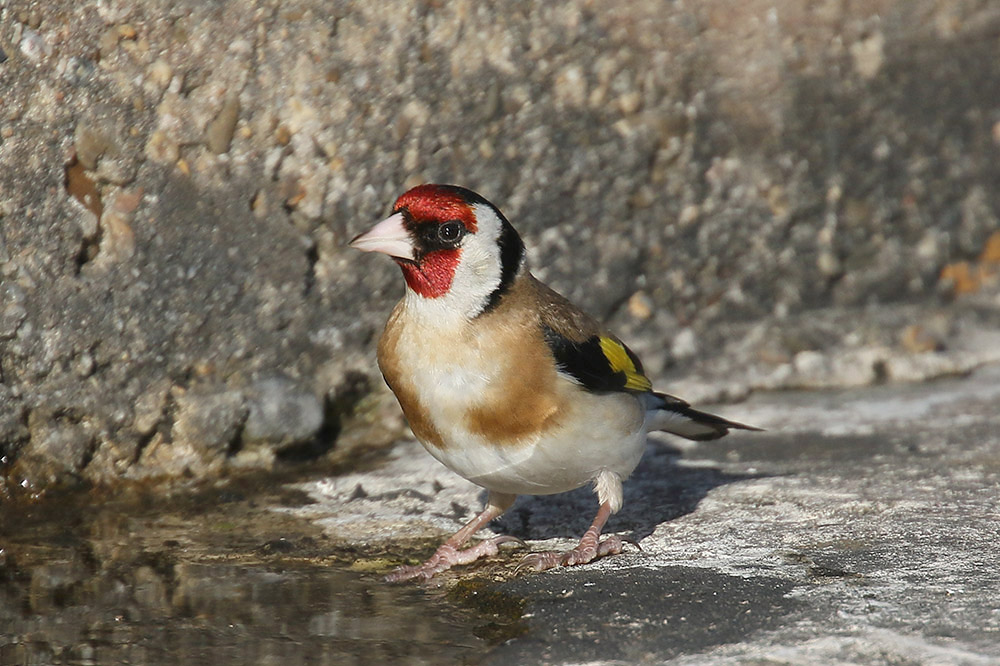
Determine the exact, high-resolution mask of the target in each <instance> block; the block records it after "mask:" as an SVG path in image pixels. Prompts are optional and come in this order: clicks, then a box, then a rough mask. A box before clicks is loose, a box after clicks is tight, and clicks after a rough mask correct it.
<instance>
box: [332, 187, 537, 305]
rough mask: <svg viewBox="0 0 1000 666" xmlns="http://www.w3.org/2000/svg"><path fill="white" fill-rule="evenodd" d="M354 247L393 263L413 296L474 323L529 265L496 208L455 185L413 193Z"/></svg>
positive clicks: (355, 241)
mask: <svg viewBox="0 0 1000 666" xmlns="http://www.w3.org/2000/svg"><path fill="white" fill-rule="evenodd" d="M350 245H351V247H353V248H356V249H358V250H361V251H363V252H381V253H383V254H387V255H389V256H390V257H392V258H393V260H394V261H395V262H396V263H397V264H398V265H399V267H400V268H401V269H402V271H403V277H404V278H405V280H406V286H407V288H408V295H410V293H412V295H413V296H416V297H419V298H421V299H428V300H434V301H436V302H439V303H440V304H441V305H442V306H447V307H449V308H454V309H457V310H458V311H460V312H461V313H462V314H463V315H465V316H466V317H469V318H471V317H475V316H477V315H478V314H481V313H482V312H484V311H487V310H489V309H490V308H492V307H494V306H495V305H496V304H497V303H498V302H499V301H500V298H501V297H502V296H503V294H504V293H505V292H506V290H507V289H508V288H509V287H510V285H511V283H512V282H513V281H514V279H515V278H516V277H517V275H518V273H519V272H520V269H521V266H522V264H523V262H524V243H523V242H522V241H521V238H520V236H518V235H517V232H516V231H515V230H514V228H513V227H512V226H511V225H510V223H509V222H508V221H507V219H506V218H504V216H503V214H502V213H501V212H500V211H499V210H498V209H497V208H496V206H494V205H493V204H491V203H490V202H489V201H487V200H486V199H484V198H483V197H481V196H480V195H478V194H476V193H475V192H473V191H471V190H467V189H465V188H463V187H457V186H455V185H419V186H417V187H414V188H413V189H411V190H409V191H408V192H406V193H405V194H403V195H402V196H401V197H399V198H398V199H397V200H396V203H395V205H393V207H392V214H391V215H390V216H389V217H387V218H386V219H384V220H382V221H381V222H379V223H378V224H376V225H375V226H374V227H372V228H371V229H369V230H368V231H366V232H365V233H363V234H361V235H360V236H358V237H356V238H355V239H354V240H352V241H351V243H350Z"/></svg>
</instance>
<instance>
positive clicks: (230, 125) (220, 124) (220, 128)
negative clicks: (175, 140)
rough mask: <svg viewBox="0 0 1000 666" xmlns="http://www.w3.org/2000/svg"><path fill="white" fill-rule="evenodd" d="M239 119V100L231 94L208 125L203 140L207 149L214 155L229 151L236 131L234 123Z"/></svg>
mask: <svg viewBox="0 0 1000 666" xmlns="http://www.w3.org/2000/svg"><path fill="white" fill-rule="evenodd" d="M239 119H240V100H239V98H238V97H236V96H233V97H230V98H229V99H227V100H226V103H225V104H223V105H222V109H221V110H220V111H219V115H217V116H216V117H215V120H213V121H212V122H211V123H209V125H208V130H207V131H206V135H205V141H206V143H207V144H208V148H209V150H211V151H212V152H213V153H215V154H216V155H222V154H223V153H226V152H229V144H230V143H232V140H233V133H234V132H235V131H236V123H237V122H238V121H239Z"/></svg>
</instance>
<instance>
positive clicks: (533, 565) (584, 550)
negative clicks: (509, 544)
mask: <svg viewBox="0 0 1000 666" xmlns="http://www.w3.org/2000/svg"><path fill="white" fill-rule="evenodd" d="M610 516H611V504H610V502H604V503H603V504H601V508H600V509H598V510H597V516H596V517H595V518H594V522H593V523H591V524H590V527H589V528H588V529H587V531H586V532H585V533H584V535H583V538H582V539H580V543H578V544H577V545H576V548H573V549H572V550H567V551H566V552H565V553H559V552H556V551H547V552H543V553H529V554H527V555H525V556H524V558H523V559H522V560H521V564H520V565H519V568H526V569H534V570H535V571H545V570H546V569H552V568H554V567H558V566H564V567H571V566H573V565H574V564H586V563H588V562H592V561H594V560H596V559H597V558H599V557H604V556H605V555H617V554H618V553H620V552H622V545H623V543H622V539H621V537H618V536H615V535H611V536H608V537H606V538H605V539H604V541H600V538H601V530H602V529H604V524H605V523H606V522H608V518H609V517H610Z"/></svg>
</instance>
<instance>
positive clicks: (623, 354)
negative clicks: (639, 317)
mask: <svg viewBox="0 0 1000 666" xmlns="http://www.w3.org/2000/svg"><path fill="white" fill-rule="evenodd" d="M600 343H601V351H602V352H604V358H606V359H608V363H610V364H611V369H612V370H614V371H615V372H624V373H625V388H626V389H627V390H629V391H649V390H652V388H653V384H652V383H651V382H650V381H649V380H648V379H646V376H645V375H643V374H642V373H641V372H639V371H638V370H637V369H636V367H635V363H634V362H633V361H632V358H631V357H630V356H629V353H628V351H627V350H626V349H625V345H623V344H622V343H620V342H618V341H617V340H615V339H613V338H609V337H606V336H603V335H602V336H601V338H600Z"/></svg>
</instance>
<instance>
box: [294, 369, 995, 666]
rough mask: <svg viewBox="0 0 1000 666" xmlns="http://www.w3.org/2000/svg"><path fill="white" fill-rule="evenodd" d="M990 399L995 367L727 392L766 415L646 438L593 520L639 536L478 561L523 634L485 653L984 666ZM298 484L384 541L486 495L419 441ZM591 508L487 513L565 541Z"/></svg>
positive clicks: (988, 645)
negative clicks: (701, 432) (741, 425)
mask: <svg viewBox="0 0 1000 666" xmlns="http://www.w3.org/2000/svg"><path fill="white" fill-rule="evenodd" d="M998 399H1000V367H998V366H992V367H989V368H985V369H983V370H980V371H978V372H976V373H975V374H973V375H971V376H970V377H966V378H958V379H946V380H940V381H937V382H932V383H926V384H922V385H910V386H884V387H875V388H863V389H852V390H842V391H822V392H778V393H774V394H769V395H759V396H753V397H752V398H751V399H750V400H748V401H747V402H746V403H744V404H741V405H738V406H730V407H729V408H727V409H726V410H725V413H726V414H727V415H728V416H732V417H734V418H738V419H741V420H745V421H748V422H751V423H755V424H759V425H761V426H764V427H766V428H767V429H768V431H767V432H765V433H753V434H749V433H747V434H738V435H732V436H730V437H727V438H725V439H722V440H719V441H717V442H711V443H705V444H699V445H691V446H685V450H684V452H683V453H682V454H680V455H678V451H677V450H676V449H673V448H671V446H670V445H672V444H674V443H675V442H674V441H673V440H671V441H670V442H668V443H665V444H651V445H650V448H649V450H648V451H647V455H646V457H645V459H644V460H643V462H642V463H641V464H640V466H639V468H638V469H637V470H636V472H635V474H634V475H633V477H632V479H630V480H629V481H628V482H627V483H626V499H625V507H624V509H623V510H622V512H621V513H620V514H618V515H616V516H614V517H612V519H611V521H610V522H609V525H608V529H609V530H610V531H613V532H618V533H622V534H625V535H629V536H631V537H632V538H635V539H637V540H638V541H639V543H640V544H641V546H642V551H641V552H639V551H637V550H635V549H627V552H626V553H624V554H622V555H620V556H617V557H613V558H607V559H604V560H601V561H599V562H597V563H595V564H592V565H588V566H586V567H581V568H576V569H565V570H555V571H551V572H547V573H544V574H527V573H524V572H522V573H521V574H520V575H517V576H513V577H511V576H509V573H510V571H511V570H512V569H513V568H514V566H515V565H516V562H517V560H518V556H519V553H517V552H516V551H515V552H512V553H510V554H505V555H503V556H502V558H501V559H502V560H503V561H505V562H507V563H508V564H507V565H505V566H504V567H503V568H501V569H500V571H499V572H498V571H497V570H496V569H493V570H491V569H489V568H486V569H481V570H480V571H481V572H482V571H486V572H487V575H489V574H494V575H495V576H496V579H497V581H498V582H491V583H489V585H488V589H490V590H491V591H493V592H495V593H503V594H508V595H511V596H514V597H518V598H524V599H526V602H525V605H524V616H523V618H522V620H523V621H524V622H525V623H526V625H527V628H528V631H527V633H526V634H524V635H523V636H521V637H519V638H515V639H512V640H509V641H507V642H506V643H504V644H502V645H500V646H499V647H497V648H495V649H494V650H493V651H492V652H490V654H489V656H488V658H487V663H497V664H501V663H519V662H531V663H548V664H566V663H581V662H585V663H590V662H592V661H594V662H597V663H658V662H669V663H677V664H715V663H726V664H743V663H776V664H828V663H860V664H885V663H915V664H994V663H998V662H1000V603H998V601H997V590H998V589H1000V573H998V572H1000V553H998V551H997V548H996V543H995V542H996V535H997V534H1000V498H998V496H997V493H996V489H997V487H998V483H1000V465H998V460H1000V413H998V412H997V410H996V404H997V400H998ZM308 490H309V492H310V493H311V494H312V495H313V497H314V498H315V499H317V500H319V503H318V504H313V505H308V506H306V507H302V508H301V509H295V510H294V512H295V513H296V514H297V515H304V516H312V517H313V519H318V520H319V524H320V525H322V526H323V527H324V528H325V529H326V531H327V533H328V534H329V535H330V536H331V537H333V538H337V539H343V540H345V541H348V542H352V543H366V542H367V543H369V544H383V545H384V543H385V542H386V541H389V542H392V543H396V544H397V546H396V547H397V548H401V547H402V544H404V543H405V537H407V536H416V535H419V534H422V535H423V536H425V537H426V536H429V535H431V534H434V533H439V534H440V535H441V536H443V535H444V534H447V533H448V532H450V531H451V530H454V529H457V527H458V526H459V525H460V524H461V522H462V521H463V520H464V519H467V518H468V517H469V516H471V514H472V512H473V511H475V510H477V509H478V508H479V506H480V505H481V502H482V493H480V492H479V491H477V489H476V488H475V487H473V486H471V485H470V484H467V483H465V482H463V481H461V480H460V479H457V478H456V477H454V476H453V475H451V474H450V473H449V472H448V471H447V470H445V469H444V468H443V467H441V466H440V465H438V464H437V463H436V462H434V461H433V460H432V459H430V457H429V456H426V455H422V454H421V452H420V451H418V450H417V449H416V447H415V446H414V447H407V448H402V449H400V451H399V459H398V460H397V461H393V462H391V463H390V464H389V466H388V467H387V468H386V469H383V470H379V471H375V472H370V473H367V474H356V475H351V476H347V477H341V478H336V479H331V480H329V481H325V482H320V483H315V484H311V485H310V486H309V488H308ZM595 509H596V507H595V500H594V498H593V495H592V493H591V492H590V491H589V490H588V489H581V490H579V491H575V492H572V493H567V494H564V495H558V496H553V497H531V498H521V499H520V500H519V501H518V503H517V504H516V505H515V506H514V508H513V509H512V510H511V511H510V512H509V513H508V514H507V515H506V516H505V517H504V518H502V519H501V520H499V521H497V523H496V524H495V525H494V528H495V529H496V531H497V532H501V533H508V534H515V535H517V536H520V537H522V538H525V539H530V540H533V541H532V542H531V547H532V548H533V549H546V548H563V547H568V546H571V545H572V544H573V543H574V542H575V539H576V538H577V537H578V536H579V535H580V534H582V532H583V531H584V530H585V529H586V527H587V525H588V523H589V521H590V518H591V516H592V514H593V512H594V511H595ZM536 539H538V540H542V541H534V540H536ZM423 554H426V553H423ZM469 575H474V574H471V573H470V571H469V569H468V568H465V569H464V570H463V572H460V573H452V574H449V575H444V576H443V577H442V578H441V580H440V582H439V583H438V584H442V585H449V584H450V583H451V582H452V581H453V580H455V579H456V578H460V577H462V576H469Z"/></svg>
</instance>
